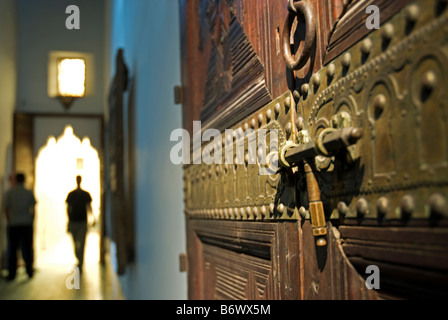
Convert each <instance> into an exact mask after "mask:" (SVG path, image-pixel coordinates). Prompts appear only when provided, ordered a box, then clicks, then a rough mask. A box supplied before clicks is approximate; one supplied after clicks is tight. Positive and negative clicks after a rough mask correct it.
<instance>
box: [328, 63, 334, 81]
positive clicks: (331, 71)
mask: <svg viewBox="0 0 448 320" xmlns="http://www.w3.org/2000/svg"><path fill="white" fill-rule="evenodd" d="M335 73H336V66H335V65H334V63H330V64H329V65H328V67H327V77H328V78H330V79H332V78H333V77H334V74H335Z"/></svg>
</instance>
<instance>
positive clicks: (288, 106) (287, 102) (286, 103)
mask: <svg viewBox="0 0 448 320" xmlns="http://www.w3.org/2000/svg"><path fill="white" fill-rule="evenodd" d="M285 107H286V108H288V109H289V108H291V98H290V97H286V99H285Z"/></svg>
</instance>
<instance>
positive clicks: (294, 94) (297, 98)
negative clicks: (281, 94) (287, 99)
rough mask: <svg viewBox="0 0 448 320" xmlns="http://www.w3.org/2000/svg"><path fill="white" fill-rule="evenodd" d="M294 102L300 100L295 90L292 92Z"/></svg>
mask: <svg viewBox="0 0 448 320" xmlns="http://www.w3.org/2000/svg"><path fill="white" fill-rule="evenodd" d="M292 95H293V97H294V100H295V101H296V102H297V101H299V100H300V93H299V91H297V90H294V92H293V93H292Z"/></svg>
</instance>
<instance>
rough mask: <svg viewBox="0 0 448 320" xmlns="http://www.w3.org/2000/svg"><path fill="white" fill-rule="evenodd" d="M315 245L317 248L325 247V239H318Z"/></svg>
mask: <svg viewBox="0 0 448 320" xmlns="http://www.w3.org/2000/svg"><path fill="white" fill-rule="evenodd" d="M316 245H317V246H318V247H325V246H326V245H327V240H325V238H323V237H320V238H319V239H317V241H316Z"/></svg>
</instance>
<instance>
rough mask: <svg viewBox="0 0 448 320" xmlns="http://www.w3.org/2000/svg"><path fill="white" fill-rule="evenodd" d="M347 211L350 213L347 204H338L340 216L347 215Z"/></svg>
mask: <svg viewBox="0 0 448 320" xmlns="http://www.w3.org/2000/svg"><path fill="white" fill-rule="evenodd" d="M347 211H348V207H347V205H346V204H345V202H342V201H340V202H339V203H338V212H339V214H341V215H343V216H345V215H346V214H347Z"/></svg>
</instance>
